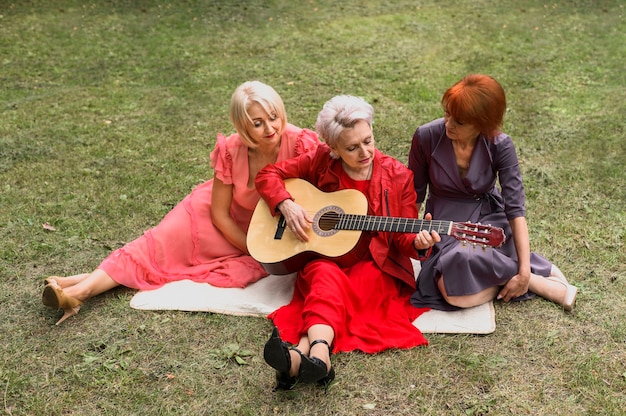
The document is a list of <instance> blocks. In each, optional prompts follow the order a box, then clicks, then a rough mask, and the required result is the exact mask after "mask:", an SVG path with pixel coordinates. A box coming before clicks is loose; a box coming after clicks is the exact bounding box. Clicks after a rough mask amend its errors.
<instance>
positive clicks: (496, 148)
mask: <svg viewBox="0 0 626 416" xmlns="http://www.w3.org/2000/svg"><path fill="white" fill-rule="evenodd" d="M409 168H410V169H411V170H412V171H413V173H414V180H415V190H416V191H417V195H418V196H417V198H418V199H417V202H418V203H421V202H423V201H424V198H425V196H426V191H427V190H428V199H427V200H426V206H425V211H424V212H430V213H431V214H432V215H433V219H438V220H451V221H469V222H474V223H477V222H479V223H481V224H491V225H493V226H497V227H501V228H503V229H504V231H505V234H506V243H505V244H504V245H503V246H502V247H501V248H497V249H495V248H487V249H485V250H483V249H482V248H480V247H473V246H471V245H467V244H465V245H463V244H461V243H460V242H459V241H458V240H457V239H455V238H454V237H450V236H441V237H442V238H441V242H439V243H437V244H435V246H434V247H433V252H432V254H431V256H430V257H429V258H428V259H427V260H426V261H423V262H422V268H421V271H420V274H419V276H418V280H417V285H416V291H415V293H414V294H413V296H412V297H411V303H412V304H413V305H414V306H417V307H430V308H433V309H439V310H456V309H459V308H458V307H456V306H452V305H450V304H449V303H447V302H446V301H445V300H444V298H443V296H442V295H441V293H440V291H439V289H438V287H437V280H438V278H439V276H441V275H442V274H443V275H445V276H446V279H445V285H446V291H447V292H448V295H451V296H462V295H470V294H474V293H477V292H480V291H481V290H484V289H487V288H490V287H494V286H502V285H504V284H505V283H506V282H507V281H508V280H509V279H511V278H512V277H513V276H515V275H516V274H517V271H518V266H517V253H516V251H515V244H514V242H513V238H512V236H511V227H510V225H509V222H508V220H512V219H514V218H517V217H521V216H525V214H526V209H525V200H526V197H525V195H524V185H523V183H522V176H521V173H520V168H519V163H518V160H517V154H516V152H515V146H514V145H513V141H512V140H511V138H510V137H509V136H508V135H506V134H503V133H500V134H499V135H498V136H497V137H496V138H495V139H494V140H493V141H488V140H487V139H485V138H484V137H482V136H480V137H479V139H478V143H477V144H476V147H475V148H474V152H473V153H472V158H471V160H470V165H469V169H468V171H467V175H466V177H465V178H461V175H460V173H459V171H458V168H457V164H456V158H455V156H454V150H453V148H452V142H451V141H450V139H449V138H448V137H447V136H446V129H445V125H444V120H443V118H442V119H438V120H435V121H432V122H430V123H428V124H425V125H423V126H421V127H418V129H417V130H416V131H415V134H414V135H413V142H412V144H411V152H410V154H409ZM496 182H499V184H500V188H501V189H498V187H497V186H496ZM530 265H531V271H532V273H535V274H539V275H542V276H549V275H550V270H551V268H552V264H551V263H550V262H549V261H548V260H546V259H545V258H544V257H542V256H540V255H538V254H536V253H531V256H530ZM532 296H533V295H532V294H531V293H528V294H526V295H524V296H522V297H520V298H518V299H519V300H521V299H525V298H529V297H532Z"/></svg>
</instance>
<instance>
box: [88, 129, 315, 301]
mask: <svg viewBox="0 0 626 416" xmlns="http://www.w3.org/2000/svg"><path fill="white" fill-rule="evenodd" d="M319 143H320V142H319V140H318V138H317V134H316V133H315V132H313V131H310V130H307V129H301V128H299V127H296V126H294V125H291V124H288V125H287V127H286V129H285V132H284V133H283V135H282V140H281V145H280V150H279V154H278V161H282V160H285V159H290V158H292V157H294V156H297V155H299V154H303V153H306V152H308V151H310V150H313V149H315V148H317V146H318V144H319ZM211 167H212V168H213V169H214V171H215V177H217V178H219V179H220V180H221V181H222V182H224V183H225V184H227V185H233V202H232V204H231V209H230V215H231V216H232V218H234V219H235V221H236V222H237V224H238V225H239V226H240V227H241V229H242V230H244V231H245V232H247V231H248V226H249V224H250V219H251V218H252V212H253V211H254V208H255V207H256V204H257V202H258V200H259V198H260V196H259V194H258V193H257V191H256V188H254V187H252V188H248V185H247V184H248V176H249V170H248V148H247V147H246V145H245V144H243V143H242V141H241V140H240V139H239V135H238V134H233V135H231V136H229V137H224V136H222V135H218V138H217V144H216V145H215V150H213V152H212V153H211ZM212 190H213V180H212V179H211V180H209V181H207V182H205V183H203V184H200V185H198V186H197V187H196V188H195V189H194V190H193V191H192V192H191V193H190V194H189V195H187V197H185V199H183V200H182V201H181V202H180V203H179V204H178V205H177V206H176V207H174V209H173V210H172V211H170V212H169V213H168V214H167V215H166V216H165V217H164V218H163V220H162V221H161V222H160V223H159V225H157V226H156V227H154V228H152V229H150V230H148V231H146V232H145V233H144V234H143V235H142V236H141V237H139V238H137V239H136V240H134V241H132V242H130V243H128V244H126V245H125V246H124V247H122V248H119V249H117V250H115V251H113V252H112V253H111V254H110V255H109V256H108V257H107V258H106V259H104V261H103V262H102V263H101V264H100V266H98V268H99V269H102V270H104V271H105V272H106V273H107V274H108V275H109V276H111V278H113V280H115V281H116V282H117V283H119V284H120V285H123V286H127V287H131V288H135V289H141V290H147V289H156V288H159V287H161V286H163V285H164V284H166V283H169V282H173V281H178V280H193V281H195V282H204V283H210V284H212V285H214V286H219V287H245V286H246V285H248V284H250V283H253V282H256V281H257V280H259V279H260V278H262V277H265V276H267V272H266V271H265V270H264V269H263V267H261V265H260V264H259V263H257V262H256V261H255V260H254V259H253V258H252V257H250V256H249V255H247V254H245V253H243V252H241V251H240V250H239V249H238V248H236V247H235V246H233V245H232V244H230V243H229V242H228V241H227V240H226V239H225V238H224V236H223V234H222V233H221V232H220V231H219V230H218V229H217V228H216V227H215V226H214V225H213V222H212V221H211V194H212Z"/></svg>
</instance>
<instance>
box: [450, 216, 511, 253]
mask: <svg viewBox="0 0 626 416" xmlns="http://www.w3.org/2000/svg"><path fill="white" fill-rule="evenodd" d="M450 235H451V236H452V237H454V238H456V239H457V240H460V241H465V242H468V243H470V244H475V245H480V246H483V247H495V248H498V247H501V246H502V244H504V242H505V241H506V236H505V235H504V230H503V229H502V228H500V227H493V226H491V225H483V224H474V223H471V222H455V223H452V231H451V232H450Z"/></svg>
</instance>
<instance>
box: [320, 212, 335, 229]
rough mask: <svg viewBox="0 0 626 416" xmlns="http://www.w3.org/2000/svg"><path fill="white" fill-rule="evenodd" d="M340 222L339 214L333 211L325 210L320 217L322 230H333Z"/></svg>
mask: <svg viewBox="0 0 626 416" xmlns="http://www.w3.org/2000/svg"><path fill="white" fill-rule="evenodd" d="M338 222H339V214H338V213H336V212H333V211H330V212H325V213H324V214H322V216H321V217H320V219H319V221H318V222H317V223H318V226H319V228H320V230H322V231H331V230H333V229H334V228H335V226H336V225H337V223H338Z"/></svg>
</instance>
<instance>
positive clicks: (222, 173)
mask: <svg viewBox="0 0 626 416" xmlns="http://www.w3.org/2000/svg"><path fill="white" fill-rule="evenodd" d="M227 143H228V138H227V137H225V136H224V135H222V134H218V135H217V143H216V144H215V149H213V151H212V152H211V167H212V168H213V170H214V171H215V173H214V177H216V178H218V179H219V180H220V181H222V182H223V183H224V184H226V185H232V184H233V158H232V156H231V154H230V153H229V152H228V147H227Z"/></svg>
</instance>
